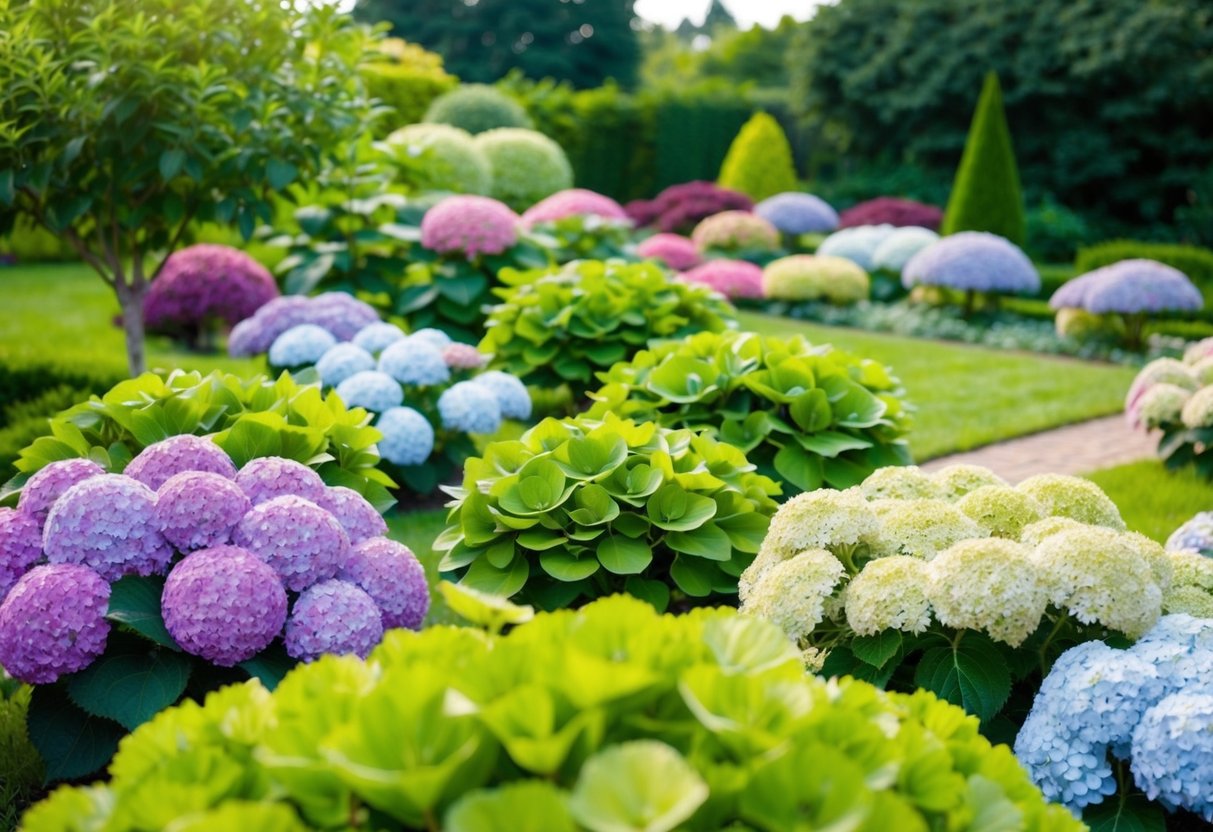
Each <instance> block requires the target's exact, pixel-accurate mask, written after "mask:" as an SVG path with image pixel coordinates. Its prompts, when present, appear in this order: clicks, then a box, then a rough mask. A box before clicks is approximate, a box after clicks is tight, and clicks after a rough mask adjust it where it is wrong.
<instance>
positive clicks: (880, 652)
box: [851, 630, 902, 670]
mask: <svg viewBox="0 0 1213 832" xmlns="http://www.w3.org/2000/svg"><path fill="white" fill-rule="evenodd" d="M901 641H902V639H901V631H900V630H883V631H881V632H879V633H876V634H875V635H871V636H856V637H855V638H854V639H853V640H852V641H851V650H852V652H854V654H855V656H856V657H857V658H859V659H860V660H861V661H864V662H866V663H868V664H870V665H871V666H872V667H874V668H876V669H877V670H879V669H880V668H882V667H884V666H885V664H886V663H887V662H888V661H889V659H891V658H893V657H894V656H896V655H897V652H898V651H899V650H900V649H901Z"/></svg>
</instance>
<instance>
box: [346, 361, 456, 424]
mask: <svg viewBox="0 0 1213 832" xmlns="http://www.w3.org/2000/svg"><path fill="white" fill-rule="evenodd" d="M443 369H444V370H445V369H446V365H445V364H444V365H443ZM337 397H338V398H339V399H341V401H343V402H345V406H346V407H348V408H355V407H361V408H364V409H366V410H369V411H371V412H372V413H383V412H384V411H385V410H391V409H392V408H393V407H399V406H400V404H401V403H402V402H403V401H404V390H403V388H401V386H400V382H399V381H397V380H396V379H394V378H392V377H391V376H389V375H388V374H387V373H385V372H383V371H382V370H364V371H362V372H361V373H354V374H353V375H352V376H350V377H349V378H347V379H345V381H343V382H341V383H340V384H338V385H337Z"/></svg>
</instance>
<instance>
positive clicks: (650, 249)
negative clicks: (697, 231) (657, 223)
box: [636, 234, 703, 272]
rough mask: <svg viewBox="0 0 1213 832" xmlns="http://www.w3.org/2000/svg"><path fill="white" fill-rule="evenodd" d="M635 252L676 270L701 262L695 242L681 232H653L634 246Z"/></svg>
mask: <svg viewBox="0 0 1213 832" xmlns="http://www.w3.org/2000/svg"><path fill="white" fill-rule="evenodd" d="M636 254H637V255H638V256H640V257H643V258H645V259H646V260H660V261H661V262H663V263H665V264H666V265H667V266H669V267H670V268H671V269H673V270H674V271H676V272H683V271H686V270H687V269H693V268H695V267H696V266H698V265H699V264H700V263H702V262H703V258H702V257H700V256H699V249H698V247H696V245H695V243H693V242H692V241H691V238H690V237H683V236H682V235H681V234H654V235H653V236H652V237H649V238H648V239H647V240H644V241H643V242H642V243H641V244H640V245H638V246H636Z"/></svg>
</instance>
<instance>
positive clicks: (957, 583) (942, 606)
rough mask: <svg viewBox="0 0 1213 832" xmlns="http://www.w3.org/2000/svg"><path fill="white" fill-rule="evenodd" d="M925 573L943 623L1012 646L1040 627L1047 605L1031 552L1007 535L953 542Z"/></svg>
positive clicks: (937, 613)
mask: <svg viewBox="0 0 1213 832" xmlns="http://www.w3.org/2000/svg"><path fill="white" fill-rule="evenodd" d="M927 574H928V576H929V578H930V581H929V584H928V592H927V597H928V598H929V599H930V601H931V607H932V609H934V610H935V617H936V618H938V619H939V621H940V622H941V623H942V624H944V625H945V626H948V627H954V628H956V629H965V628H967V629H971V630H981V631H982V632H984V633H986V634H987V635H988V636H990V638H992V639H994V640H995V641H1001V642H1004V643H1006V644H1009V645H1011V646H1012V647H1018V646H1019V645H1020V644H1022V643H1023V641H1024V639H1026V638H1027V637H1028V636H1029V635H1031V634H1032V633H1033V632H1034V631H1035V630H1036V628H1037V627H1038V626H1040V619H1041V616H1042V615H1044V612H1045V608H1046V607H1047V606H1048V604H1049V598H1048V593H1047V592H1046V590H1045V587H1044V585H1043V584H1042V582H1041V580H1040V577H1039V575H1038V574H1037V570H1036V569H1035V568H1033V565H1032V561H1031V552H1030V551H1029V550H1028V549H1027V548H1026V547H1024V546H1022V545H1021V544H1019V543H1015V542H1014V541H1010V540H1003V539H1001V538H996V537H991V538H986V539H982V540H966V541H964V542H962V543H957V544H956V545H955V546H953V547H951V548H950V549H948V550H946V551H944V552H940V553H939V555H938V556H937V557H936V558H935V560H933V561H930V562H929V563H928V564H927Z"/></svg>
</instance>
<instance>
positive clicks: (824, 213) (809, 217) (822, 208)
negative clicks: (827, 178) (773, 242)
mask: <svg viewBox="0 0 1213 832" xmlns="http://www.w3.org/2000/svg"><path fill="white" fill-rule="evenodd" d="M754 213H755V214H757V215H758V216H760V217H762V218H763V219H764V220H766V221H767V222H769V223H770V224H771V225H773V226H775V227H776V228H777V229H779V233H781V234H787V235H789V236H794V235H797V234H824V233H826V232H829V231H833V230H834V229H835V228H837V227H838V212H837V211H835V210H834V209H833V207H831V206H830V204H829V203H828V202H826V201H825V200H824V199H822V198H821V197H819V196H814V195H813V194H802V193H799V192H796V191H788V192H785V193H782V194H775V195H774V196H769V197H767V198H766V199H764V200H763V201H762V202H760V203H758V204H757V205H755V206H754Z"/></svg>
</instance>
